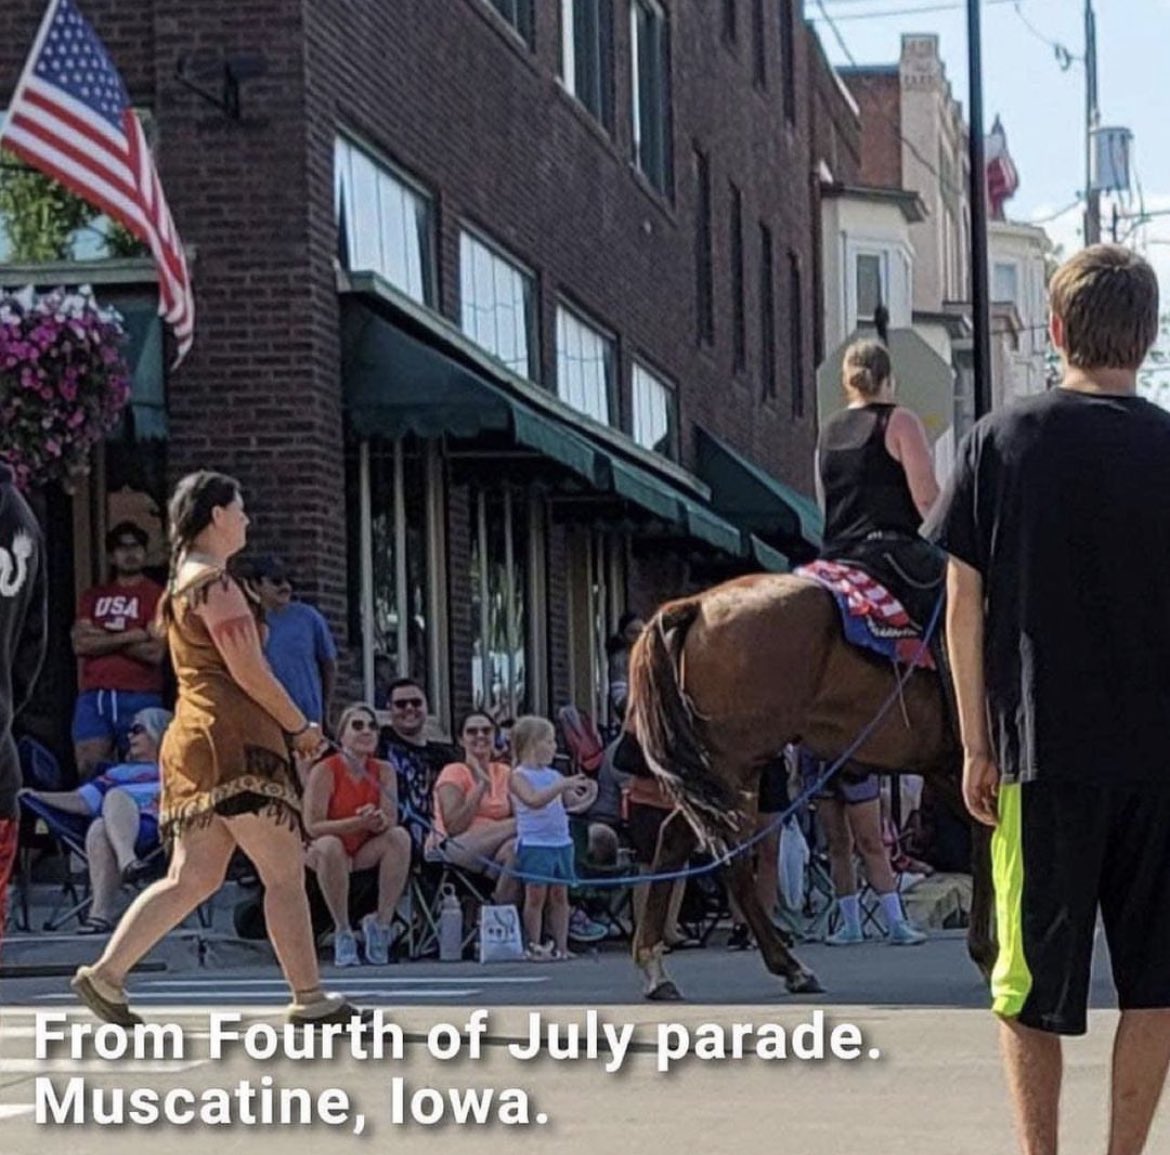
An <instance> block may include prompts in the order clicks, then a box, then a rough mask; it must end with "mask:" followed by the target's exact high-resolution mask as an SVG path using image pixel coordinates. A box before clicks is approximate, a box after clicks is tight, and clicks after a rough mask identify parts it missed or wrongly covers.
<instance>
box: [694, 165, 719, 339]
mask: <svg viewBox="0 0 1170 1155" xmlns="http://www.w3.org/2000/svg"><path fill="white" fill-rule="evenodd" d="M712 247H713V246H712V240H711V161H710V158H709V157H708V156H707V154H706V153H705V152H703V150H702V149H700V148H699V147H698V145H696V146H695V311H696V313H697V314H698V338H699V343H700V344H701V345H712V344H714V343H715V270H714V268H713V267H712V257H711V250H712Z"/></svg>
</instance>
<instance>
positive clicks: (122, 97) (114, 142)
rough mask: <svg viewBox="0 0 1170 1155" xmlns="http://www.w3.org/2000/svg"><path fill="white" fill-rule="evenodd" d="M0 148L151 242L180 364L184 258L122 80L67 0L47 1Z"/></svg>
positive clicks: (189, 304)
mask: <svg viewBox="0 0 1170 1155" xmlns="http://www.w3.org/2000/svg"><path fill="white" fill-rule="evenodd" d="M0 145H3V147H5V148H7V149H8V151H9V152H11V153H13V154H15V155H16V156H18V157H20V158H21V159H22V160H24V161H25V162H27V163H28V164H30V165H32V166H33V167H34V168H37V169H40V170H41V171H42V172H45V173H48V174H49V175H50V176H52V177H54V178H56V179H57V180H59V181H60V182H61V183H62V184H63V185H65V186H66V187H67V188H68V189H70V190H71V191H72V192H75V193H76V194H77V195H78V196H80V197H81V198H82V199H83V200H86V201H88V202H89V203H90V204H92V205H96V206H97V207H98V208H100V209H101V210H102V212H104V213H105V214H106V215H107V216H109V217H110V218H112V219H113V220H116V221H119V222H121V223H122V224H123V225H125V226H126V228H128V229H129V230H130V231H131V232H132V233H133V234H134V235H135V236H136V237H138V238H139V239H140V240H141V241H142V242H143V243H144V244H146V245H147V246H149V248H150V251H151V254H152V256H153V257H154V261H155V264H156V265H157V266H158V280H159V308H158V311H159V313H160V314H162V316H163V317H164V318H165V319H166V321H167V323H168V324H170V325H171V326H172V327H173V328H174V332H175V340H176V342H177V344H178V357H177V358H176V360H175V364H176V365H177V364H178V363H179V362H180V361H181V360H182V359H183V357H184V356H185V355H186V353H187V350H188V349H190V348H191V342H192V340H193V339H194V331H195V301H194V299H193V297H192V295H191V281H190V278H189V277H188V275H187V258H186V256H185V255H184V253H183V245H182V242H181V241H180V240H179V234H178V233H177V232H176V231H175V224H174V221H172V220H171V213H170V209H168V208H167V203H166V200H165V198H164V197H163V191H162V185H161V184H160V183H159V179H158V173H156V172H155V169H154V163H153V161H152V160H151V157H150V150H149V149H148V148H147V145H146V137H145V134H144V133H143V131H142V125H141V124H140V123H139V120H138V117H137V116H135V114H134V109H133V108H132V107H131V106H130V97H129V94H128V93H127V92H126V86H125V84H123V83H122V78H121V76H119V75H118V70H117V69H116V68H115V67H114V63H113V61H112V60H111V59H110V57H109V54H108V53H107V52H106V49H105V46H104V45H103V44H102V42H101V41H100V40H99V39H98V38H97V35H96V33H95V32H94V30H93V29H92V28H91V27H90V25H89V23H88V21H86V19H85V17H84V16H82V15H81V13H80V12H79V11H78V10H77V6H76V5H75V4H74V3H73V0H50V4H49V9H48V11H47V12H46V13H45V17H44V19H43V20H42V21H41V27H40V30H39V31H38V33H37V38H36V40H35V42H34V43H33V49H32V52H31V53H30V55H29V58H28V61H27V63H26V64H25V66H24V72H23V73H22V74H21V78H20V83H19V84H18V85H17V86H16V92H15V94H14V96H13V98H12V102H11V104H10V106H9V110H8V118H7V120H6V121H5V122H4V123H3V125H0Z"/></svg>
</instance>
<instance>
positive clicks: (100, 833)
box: [85, 818, 122, 922]
mask: <svg viewBox="0 0 1170 1155" xmlns="http://www.w3.org/2000/svg"><path fill="white" fill-rule="evenodd" d="M85 856H86V858H87V859H88V861H89V887H90V892H91V893H92V894H93V903H92V904H91V905H90V908H89V916H90V918H101V919H105V920H106V921H107V922H108V921H109V920H110V919H112V918H113V917H114V901H115V899H116V898H117V897H118V884H119V883H120V882H121V881H122V876H121V872H120V871H119V870H118V859H117V856H116V855H115V853H114V848H113V846H112V845H111V844H110V839H109V836H108V835H107V833H106V824H105V822H103V821H102V819H100V818H95V819H94V820H93V821H92V822H91V823H90V824H89V829H88V830H87V831H86V832H85Z"/></svg>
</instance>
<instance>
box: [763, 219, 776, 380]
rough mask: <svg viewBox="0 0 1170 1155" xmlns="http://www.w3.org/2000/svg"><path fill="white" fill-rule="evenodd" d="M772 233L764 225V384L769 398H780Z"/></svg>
mask: <svg viewBox="0 0 1170 1155" xmlns="http://www.w3.org/2000/svg"><path fill="white" fill-rule="evenodd" d="M773 257H774V254H773V251H772V230H771V229H770V228H768V226H767V225H766V224H763V223H762V222H761V224H760V384H761V386H762V391H763V395H764V396H765V397H775V396H776V281H775V272H774V266H773Z"/></svg>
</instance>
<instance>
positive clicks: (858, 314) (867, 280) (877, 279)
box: [854, 253, 889, 325]
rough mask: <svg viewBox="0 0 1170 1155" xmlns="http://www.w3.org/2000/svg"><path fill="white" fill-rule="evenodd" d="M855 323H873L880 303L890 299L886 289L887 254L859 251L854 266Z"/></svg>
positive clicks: (882, 303)
mask: <svg viewBox="0 0 1170 1155" xmlns="http://www.w3.org/2000/svg"><path fill="white" fill-rule="evenodd" d="M854 294H855V296H854V300H855V302H856V305H855V312H854V318H855V322H854V323H855V325H872V324H873V319H874V314H875V313H876V312H877V310H878V306H879V305H884V304H886V303H887V301H888V300H889V294H888V293H887V291H886V254H885V253H858V254H857V258H856V264H855V266H854Z"/></svg>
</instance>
